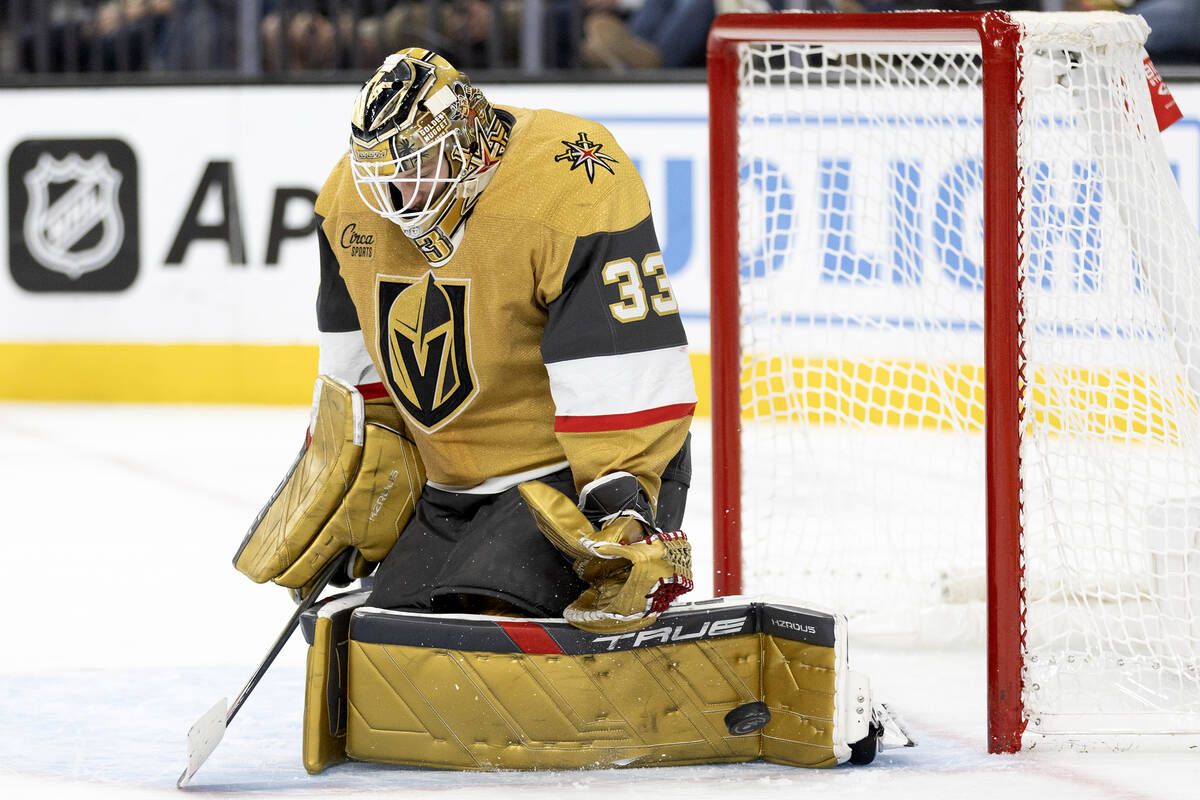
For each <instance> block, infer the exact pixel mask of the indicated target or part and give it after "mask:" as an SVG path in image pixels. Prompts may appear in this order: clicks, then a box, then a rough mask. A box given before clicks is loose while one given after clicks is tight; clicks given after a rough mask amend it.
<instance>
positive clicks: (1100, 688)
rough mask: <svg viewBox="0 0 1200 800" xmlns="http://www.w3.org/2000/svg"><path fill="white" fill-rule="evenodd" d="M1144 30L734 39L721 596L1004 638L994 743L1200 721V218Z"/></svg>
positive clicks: (984, 25)
mask: <svg viewBox="0 0 1200 800" xmlns="http://www.w3.org/2000/svg"><path fill="white" fill-rule="evenodd" d="M1146 32H1147V29H1146V27H1145V25H1144V23H1143V22H1142V21H1141V19H1140V18H1138V17H1133V16H1127V15H1121V14H1115V13H1113V14H1108V13H1095V14H1017V13H1014V14H1011V15H1007V14H995V13H993V14H937V13H925V12H918V13H911V14H888V15H857V16H856V15H810V14H781V15H737V16H736V17H722V18H721V19H720V20H718V23H717V25H716V26H715V27H714V34H713V36H712V38H711V39H710V79H709V82H710V112H711V125H712V142H713V152H712V173H713V175H712V180H713V185H712V191H713V198H712V210H713V226H714V232H713V256H712V264H713V299H712V303H713V364H714V370H713V371H714V376H716V377H715V379H714V387H713V391H714V395H713V397H714V462H715V473H714V481H715V489H714V491H715V496H714V504H715V507H716V508H717V509H720V513H719V514H718V515H717V520H716V525H715V530H716V537H717V538H716V541H715V542H714V547H715V552H716V554H717V565H716V568H717V574H716V577H715V583H716V587H717V591H718V592H719V593H736V592H739V591H743V592H747V593H761V592H773V591H786V592H787V593H788V594H789V595H792V596H797V595H798V596H801V597H803V598H805V599H806V600H809V601H813V602H820V603H822V604H824V605H827V606H832V607H835V608H837V609H839V610H842V611H844V612H846V613H847V614H848V616H849V617H850V620H851V630H852V631H854V633H855V637H856V639H860V638H862V637H868V638H870V637H875V638H882V639H886V640H891V641H895V642H912V643H917V644H919V645H920V646H925V647H928V646H932V645H937V644H941V643H947V642H954V643H960V642H970V641H978V642H981V643H982V642H983V640H984V637H985V636H988V637H989V653H990V658H991V661H992V663H991V665H990V666H989V675H990V680H991V682H992V685H991V686H990V688H989V705H990V709H989V714H990V717H991V719H990V738H989V742H990V744H989V747H990V749H992V750H1012V749H1016V748H1017V747H1019V746H1020V744H1021V740H1022V733H1023V732H1024V733H1025V741H1026V745H1028V744H1029V738H1030V736H1031V735H1032V734H1057V733H1062V734H1080V735H1090V734H1102V735H1120V734H1145V733H1171V734H1180V733H1184V734H1200V391H1198V390H1200V349H1198V346H1200V328H1198V327H1197V325H1198V324H1200V237H1198V236H1197V230H1196V221H1195V220H1194V219H1192V217H1191V215H1190V213H1189V212H1188V210H1187V209H1186V207H1185V206H1184V204H1183V201H1182V199H1181V195H1180V193H1179V191H1178V189H1177V187H1176V184H1175V180H1174V178H1173V175H1172V172H1171V167H1170V164H1169V162H1168V160H1167V158H1166V155H1165V153H1164V151H1163V149H1162V144H1161V140H1160V137H1159V133H1158V127H1157V126H1156V124H1155V117H1154V113H1153V110H1152V108H1151V100H1150V95H1149V92H1148V89H1147V80H1146V74H1145V68H1144V65H1143V58H1144V52H1143V50H1142V43H1143V41H1144V39H1145V34H1146ZM989 564H990V570H989ZM989 599H990V604H989ZM989 605H990V614H991V617H990V619H989V617H988V616H987V614H988V612H987V611H986V609H987V608H988V607H989ZM985 628H986V630H985ZM1017 698H1019V700H1018V699H1017Z"/></svg>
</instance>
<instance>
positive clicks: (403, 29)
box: [383, 0, 524, 68]
mask: <svg viewBox="0 0 1200 800" xmlns="http://www.w3.org/2000/svg"><path fill="white" fill-rule="evenodd" d="M523 2H524V0H501V2H498V3H495V2H489V1H488V0H449V2H447V1H446V0H442V2H427V1H426V0H409V2H404V3H398V4H395V6H394V7H393V8H392V9H391V10H390V11H388V13H387V14H386V15H385V16H384V23H383V28H384V41H385V42H386V43H387V45H388V49H389V50H395V49H399V48H401V47H405V46H408V47H424V48H426V49H429V50H436V51H437V52H438V54H439V55H442V56H443V57H445V58H446V59H447V60H449V61H450V62H452V63H454V64H455V65H457V66H459V67H462V68H471V67H477V66H483V67H495V66H503V65H504V64H515V63H516V61H517V58H518V55H519V53H518V46H519V44H520V38H521V36H520V34H521V12H522V6H523Z"/></svg>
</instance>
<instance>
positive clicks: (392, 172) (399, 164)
mask: <svg viewBox="0 0 1200 800" xmlns="http://www.w3.org/2000/svg"><path fill="white" fill-rule="evenodd" d="M362 152H364V151H356V150H355V149H354V148H351V157H350V172H351V175H352V176H353V177H354V186H355V188H357V189H358V196H359V197H361V198H362V201H363V203H365V204H366V205H367V207H368V208H370V209H371V210H372V211H374V212H375V213H376V214H378V215H379V216H381V217H383V218H384V219H387V220H391V221H392V222H395V223H396V224H397V225H399V226H400V227H401V228H402V229H403V230H404V233H405V235H406V236H409V237H412V236H420V235H423V234H425V233H427V232H428V231H429V229H430V228H432V227H433V225H434V224H435V223H436V222H437V220H438V219H439V218H440V217H441V215H442V212H443V211H444V210H445V209H446V206H447V205H449V203H450V202H451V201H452V200H453V199H454V196H455V187H457V185H458V184H459V183H460V182H461V181H462V179H463V177H464V173H465V172H466V169H465V167H463V166H461V165H465V164H466V163H467V162H468V154H467V152H466V151H465V150H464V149H463V147H462V145H460V144H459V142H458V138H457V137H456V136H454V134H453V133H451V134H447V135H446V136H443V137H442V138H440V139H438V140H436V141H434V142H431V143H429V144H427V145H425V146H424V147H422V148H420V149H418V150H414V151H411V152H409V153H408V154H406V155H405V156H403V157H402V158H398V159H367V158H361V157H360V155H359V154H360V153H362ZM365 152H369V153H371V154H378V153H379V152H380V151H379V150H372V151H365Z"/></svg>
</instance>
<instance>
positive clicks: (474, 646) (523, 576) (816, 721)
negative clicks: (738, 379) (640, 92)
mask: <svg viewBox="0 0 1200 800" xmlns="http://www.w3.org/2000/svg"><path fill="white" fill-rule="evenodd" d="M316 211H317V214H318V216H319V218H320V222H321V225H320V230H319V235H318V238H319V243H320V264H321V282H320V289H319V293H318V299H317V321H318V327H319V330H320V344H321V349H320V364H319V373H320V377H319V378H318V379H317V381H316V391H315V393H314V399H313V411H312V417H311V422H310V427H309V436H308V437H307V442H306V445H305V447H304V448H303V450H302V451H301V453H300V455H299V457H298V458H297V460H296V462H295V464H294V465H293V467H292V469H291V471H290V472H289V473H288V475H287V476H286V478H285V479H284V481H283V483H282V484H281V486H280V487H279V489H278V490H277V492H276V493H275V496H274V497H272V498H271V500H270V501H269V502H268V504H267V506H266V507H265V508H264V509H263V512H262V513H261V515H260V516H259V518H258V519H257V520H256V521H255V523H254V525H253V526H252V528H251V531H250V533H249V534H248V535H247V537H246V539H245V541H244V542H243V543H242V546H241V548H240V549H239V550H238V552H237V555H236V557H235V566H236V567H237V569H238V570H240V571H241V572H243V573H245V574H246V575H247V576H249V577H250V578H252V579H253V580H255V581H258V582H265V581H274V582H275V583H277V584H280V585H282V586H286V587H291V588H293V589H294V590H296V595H297V597H299V598H302V599H304V600H305V601H306V602H307V603H312V602H313V601H315V600H316V595H317V594H319V592H320V591H321V589H322V588H323V587H324V586H325V584H326V583H327V582H330V581H331V580H332V582H333V583H334V585H343V586H345V585H348V584H349V583H350V582H351V581H354V580H359V579H361V580H362V584H361V586H362V589H361V590H359V591H348V592H346V593H344V594H340V595H335V596H334V597H331V598H329V599H326V600H323V601H321V602H318V603H315V604H314V605H312V608H311V609H310V610H308V611H307V612H306V613H305V614H304V618H303V620H302V625H303V628H304V631H305V635H306V638H307V639H308V641H309V644H310V648H309V653H308V668H307V678H306V694H305V707H304V723H303V729H304V730H303V760H304V765H305V767H306V768H307V769H308V770H309V771H310V772H313V773H316V772H320V771H321V770H323V769H325V768H326V767H327V766H328V765H330V764H332V763H335V762H337V761H340V760H344V759H346V758H351V759H356V760H360V761H378V762H387V763H392V764H410V765H420V766H426V767H443V768H450V769H559V768H582V767H608V766H642V765H667V764H697V763H711V762H730V761H748V760H754V759H766V760H770V761H774V762H779V763H785V764H793V765H796V766H808V767H825V766H834V765H836V764H838V763H841V762H845V761H852V762H858V763H863V762H868V761H870V760H871V759H872V758H873V757H874V755H875V751H876V748H877V745H878V744H879V742H880V740H881V739H882V740H883V741H884V743H888V739H887V737H886V736H885V729H886V730H888V731H892V732H893V733H894V734H895V736H896V738H897V742H898V743H904V736H903V735H902V730H901V729H899V728H898V727H896V726H895V725H893V720H892V719H891V718H890V715H888V714H887V711H886V709H885V708H883V707H882V706H881V705H879V704H876V703H872V702H871V700H870V696H869V690H868V685H867V681H866V679H865V678H864V677H863V676H861V675H857V674H855V673H853V672H851V671H850V670H849V669H848V664H847V656H846V652H847V645H846V630H845V621H844V619H843V618H842V617H840V616H838V615H836V614H827V613H822V612H817V611H812V610H809V609H804V608H798V607H793V606H789V605H787V604H779V603H765V602H756V601H747V600H744V599H735V600H711V601H706V602H697V603H691V604H676V605H674V606H672V603H673V602H674V601H675V600H676V598H677V597H678V596H679V595H681V594H683V593H684V592H687V591H688V590H690V589H691V588H692V581H691V551H690V547H689V545H688V542H687V539H686V537H685V536H684V534H683V533H682V532H679V531H678V530H677V529H678V527H679V525H680V522H681V520H682V517H683V511H684V502H685V499H686V495H687V490H688V483H689V480H690V474H691V464H690V456H689V439H688V427H689V424H690V421H691V417H692V413H693V411H694V409H695V404H696V394H695V385H694V382H693V379H692V374H691V369H690V364H689V361H688V355H687V341H686V337H685V335H684V330H683V325H682V323H681V322H680V319H679V313H678V303H677V301H676V298H675V296H674V294H673V293H672V289H671V284H670V282H669V280H668V279H667V274H666V270H665V267H664V264H663V257H662V252H661V248H660V247H659V245H658V241H657V237H656V234H655V231H654V224H653V221H652V219H651V214H650V204H649V201H648V199H647V195H646V190H645V187H644V185H643V184H642V181H641V178H640V177H639V176H638V173H637V171H636V169H635V168H634V165H633V162H632V161H631V160H630V158H629V156H628V155H627V154H626V153H624V152H623V151H622V150H621V148H620V147H619V146H618V144H617V143H616V141H615V140H614V139H613V136H612V134H610V133H609V132H608V131H607V130H606V129H605V128H604V127H603V126H601V125H599V124H597V123H595V122H591V121H589V120H586V119H581V118H578V117H574V116H569V115H566V114H562V113H557V112H554V111H547V110H541V109H539V110H531V109H525V108H512V107H506V106H500V105H495V106H493V105H491V104H490V103H489V102H488V100H487V99H486V98H485V97H484V95H483V94H482V93H481V92H480V91H479V89H477V88H476V87H473V86H472V85H471V84H470V82H469V80H468V79H467V76H466V75H464V74H462V73H460V72H458V71H457V70H456V69H455V68H454V67H453V66H451V65H450V64H449V63H447V61H446V60H445V59H443V58H442V57H441V56H439V55H437V54H435V53H433V52H430V51H428V50H423V49H416V48H412V49H407V50H402V51H400V52H397V53H394V54H392V55H391V56H389V57H388V58H387V59H386V60H385V61H384V62H383V64H382V66H380V68H379V69H378V70H377V71H376V72H375V74H374V75H372V76H371V78H370V79H369V80H368V81H367V82H366V83H365V84H364V86H363V87H362V89H361V91H360V92H359V94H358V96H357V98H356V100H355V102H354V107H353V111H352V114H351V125H350V148H349V151H348V152H347V153H345V154H343V155H342V156H341V157H340V158H338V160H337V162H336V163H335V164H334V166H333V170H332V172H331V173H330V175H329V178H328V179H327V180H326V182H325V185H324V187H323V188H322V190H321V193H320V196H319V197H318V199H317V203H316ZM268 663H269V661H268ZM234 710H235V711H236V707H235V709H234ZM192 771H193V772H194V768H193V770H192Z"/></svg>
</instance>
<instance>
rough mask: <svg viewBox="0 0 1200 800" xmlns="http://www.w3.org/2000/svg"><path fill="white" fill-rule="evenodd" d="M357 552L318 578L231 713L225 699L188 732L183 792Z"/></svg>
mask: <svg viewBox="0 0 1200 800" xmlns="http://www.w3.org/2000/svg"><path fill="white" fill-rule="evenodd" d="M353 552H354V551H353V549H347V550H346V552H345V553H344V554H342V555H341V556H339V557H337V558H335V559H334V560H333V561H332V562H330V564H329V565H328V566H327V567H325V570H324V572H322V573H321V574H320V575H318V576H317V580H316V582H315V583H314V584H313V586H312V588H311V589H310V590H309V591H308V594H306V595H303V596H302V597H301V598H300V602H299V604H298V605H297V606H296V610H295V611H293V612H292V616H291V618H289V619H288V621H287V624H286V625H284V626H283V631H282V632H280V634H279V638H277V639H276V640H275V643H274V644H273V645H271V650H270V652H268V653H267V657H266V658H264V659H263V660H262V663H261V664H259V665H258V669H256V670H255V671H254V674H253V675H251V676H250V680H248V681H247V682H246V685H245V686H243V687H242V691H241V692H239V693H238V696H237V697H236V698H234V701H233V705H232V706H229V708H228V710H226V707H225V702H226V701H225V698H224V697H222V698H221V699H220V700H218V701H217V702H216V704H215V705H213V707H212V708H210V709H209V710H208V711H206V712H205V713H204V715H203V716H201V717H200V719H198V720H196V723H195V724H194V725H192V727H191V728H189V729H188V735H187V755H188V761H187V766H186V767H185V768H184V770H183V772H182V773H181V774H180V775H179V780H177V781H175V786H176V788H179V789H182V788H183V787H185V786H187V785H188V782H189V781H190V780H191V779H192V776H194V775H195V774H196V771H197V770H199V769H200V767H201V766H203V764H204V762H205V761H206V760H208V757H209V756H210V755H212V752H213V751H214V750H216V749H217V745H219V744H220V743H221V739H222V738H223V737H224V736H225V729H226V728H227V727H229V723H231V722H233V718H234V717H235V716H237V713H238V711H239V710H240V709H241V707H242V704H243V703H245V702H246V698H247V697H249V696H250V693H251V692H252V691H254V687H255V686H258V682H259V681H261V680H262V677H263V675H265V674H266V672H267V670H268V669H269V668H270V666H271V664H272V663H274V661H275V658H276V656H278V655H279V653H280V651H281V650H283V646H284V645H285V644H287V640H288V639H290V638H291V637H292V633H293V632H294V631H295V630H296V627H297V626H298V625H299V624H300V616H301V615H302V614H303V613H304V612H305V611H307V610H308V609H310V608H312V606H313V604H314V603H316V602H317V598H318V597H320V596H321V592H322V591H324V590H325V586H326V585H327V584H328V583H329V580H330V579H331V578H332V577H333V576H334V574H335V573H337V571H338V570H346V569H347V568H348V563H347V559H348V558H349V557H350V554H352V553H353Z"/></svg>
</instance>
